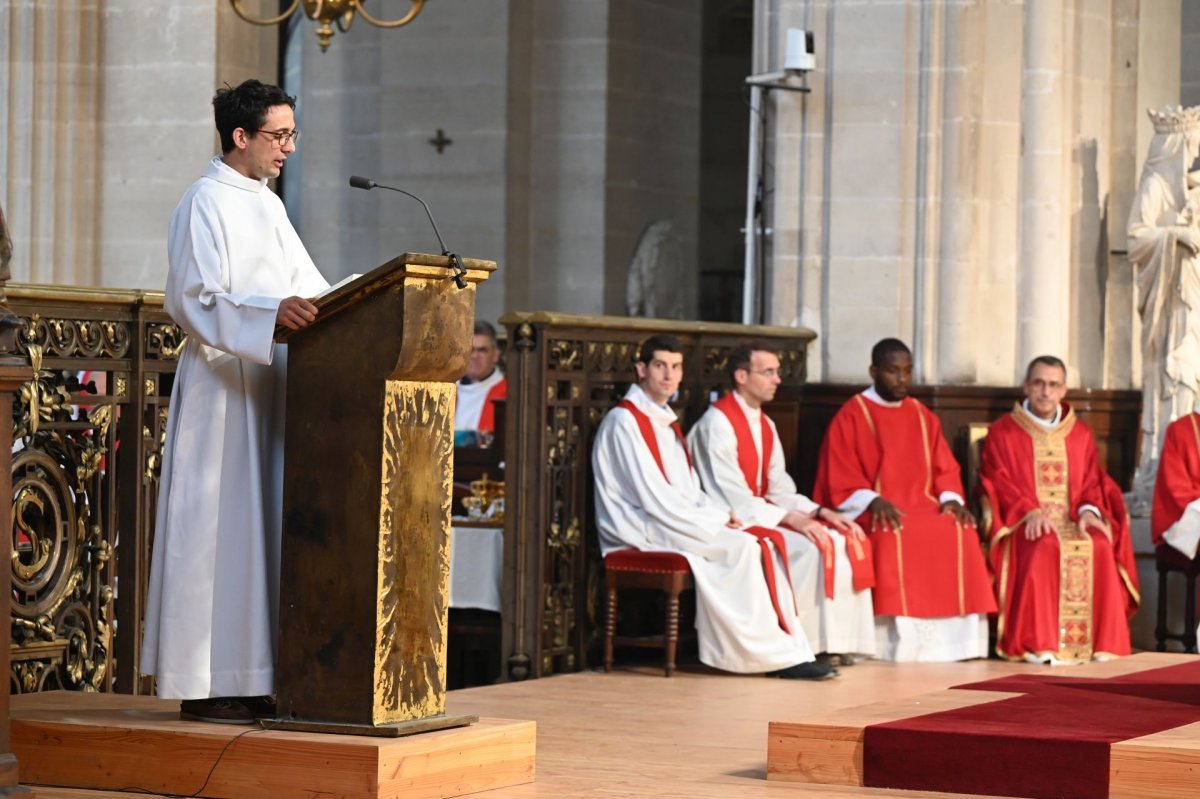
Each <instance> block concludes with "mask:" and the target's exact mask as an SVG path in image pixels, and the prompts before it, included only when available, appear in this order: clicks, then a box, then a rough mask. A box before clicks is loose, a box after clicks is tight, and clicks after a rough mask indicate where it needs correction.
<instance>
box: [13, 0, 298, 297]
mask: <svg viewBox="0 0 1200 799" xmlns="http://www.w3.org/2000/svg"><path fill="white" fill-rule="evenodd" d="M246 5H247V8H249V9H251V10H254V9H261V10H263V11H269V10H273V9H275V8H276V7H277V6H278V3H275V2H274V0H248V2H247V3H246ZM233 16H234V14H233V12H232V10H230V9H229V7H228V4H227V3H207V4H205V3H195V2H192V0H156V2H154V3H147V2H144V0H61V1H59V0H0V31H3V36H4V37H5V41H6V42H7V43H8V44H10V45H11V46H10V47H8V48H7V49H5V50H4V51H0V96H3V97H5V98H6V102H4V103H0V130H2V131H4V135H3V136H2V137H0V200H7V202H8V217H9V223H10V225H11V229H12V231H13V233H14V236H15V237H16V238H17V239H18V240H20V241H21V242H23V243H24V244H23V246H22V247H21V248H20V250H19V251H18V252H17V255H16V258H15V260H14V262H13V265H12V270H13V274H14V276H15V277H16V278H17V279H18V280H21V281H29V282H35V283H61V284H68V285H103V286H113V287H124V288H153V289H158V288H162V285H163V281H164V280H165V277H166V270H167V264H166V244H165V240H166V229H167V220H168V219H169V217H170V213H171V210H172V209H173V208H174V207H175V204H176V202H177V201H178V200H179V197H180V195H181V194H183V191H184V189H186V188H187V186H188V185H189V184H190V183H191V182H192V181H194V180H195V179H196V178H197V177H198V176H199V175H200V173H201V172H202V171H203V169H204V168H205V165H206V162H207V161H208V159H209V158H210V157H211V156H212V155H213V153H214V152H219V147H217V146H216V141H217V139H216V133H215V131H214V129H213V119H212V106H211V104H210V101H211V100H212V95H213V91H214V90H215V88H216V86H217V85H219V83H220V82H221V81H223V80H230V82H233V81H235V80H240V79H241V78H243V77H248V76H249V73H251V72H254V73H256V74H257V75H258V76H259V77H262V78H263V79H264V80H274V79H275V64H274V51H273V50H272V49H271V47H272V45H273V42H274V41H275V38H276V37H278V35H279V34H278V29H277V28H258V27H253V26H251V25H249V24H248V23H245V22H242V21H241V20H237V21H236V24H235V23H233V22H232V21H230V20H229V19H228V18H230V17H233ZM218 20H221V22H222V29H221V30H222V35H221V41H220V44H221V46H219V42H218V30H217V24H218Z"/></svg>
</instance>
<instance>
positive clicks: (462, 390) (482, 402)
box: [454, 322, 508, 446]
mask: <svg viewBox="0 0 1200 799" xmlns="http://www.w3.org/2000/svg"><path fill="white" fill-rule="evenodd" d="M455 390H456V394H457V397H456V402H455V405H454V443H455V445H456V446H469V445H472V444H480V443H484V442H482V441H481V440H480V436H485V435H490V434H491V433H493V432H494V431H495V429H496V406H495V405H493V402H494V401H495V400H502V399H505V398H506V396H507V394H508V381H507V380H506V379H505V377H504V371H503V370H502V369H501V368H500V344H499V342H498V341H497V340H496V328H494V327H492V326H491V324H489V323H488V322H476V323H475V335H474V337H473V338H472V340H471V355H470V357H469V358H468V359H467V373H466V374H465V375H464V376H463V378H462V379H461V380H459V381H458V383H457V384H456V385H455ZM464 434H465V435H464Z"/></svg>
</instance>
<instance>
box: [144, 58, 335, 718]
mask: <svg viewBox="0 0 1200 799" xmlns="http://www.w3.org/2000/svg"><path fill="white" fill-rule="evenodd" d="M295 105H296V100H295V98H294V97H290V96H288V95H287V93H286V92H284V91H283V90H282V89H280V88H279V87H278V86H271V85H268V84H264V83H261V82H259V81H257V80H248V81H246V82H244V83H242V84H241V85H239V86H237V87H236V88H230V87H228V86H226V87H225V88H223V89H220V90H219V91H218V92H217V93H216V96H215V97H214V98H213V109H214V112H215V117H216V127H217V131H218V133H219V134H220V137H221V149H222V154H221V155H219V156H215V157H214V158H213V159H212V161H211V162H210V163H209V165H208V168H207V169H206V170H205V172H204V175H203V176H202V177H201V178H200V179H199V180H198V181H196V182H195V183H193V184H192V186H191V187H190V188H189V189H188V190H187V191H186V192H184V195H183V199H181V200H180V201H179V205H178V206H177V207H176V209H175V212H174V214H173V215H172V217H171V222H170V226H169V227H168V230H167V249H168V259H169V264H170V268H169V271H168V273H167V285H166V297H165V305H166V309H167V312H168V313H170V314H171V316H172V318H173V319H174V320H175V321H176V322H177V323H178V324H179V325H180V327H182V328H183V329H184V331H186V333H187V336H188V337H187V344H186V346H185V347H184V350H183V352H182V354H181V355H180V357H179V364H178V369H177V371H176V374H175V385H174V390H173V392H172V396H171V406H170V412H169V416H168V421H167V439H166V444H165V446H164V450H163V467H162V478H161V480H160V484H159V495H158V516H157V519H156V521H155V535H154V550H153V553H152V565H151V570H150V594H149V599H148V602H147V607H146V630H145V638H144V640H143V643H142V662H141V670H142V671H143V672H144V673H146V674H151V675H154V676H155V678H156V679H157V686H158V695H159V696H161V697H165V698H174V699H181V700H183V702H182V706H181V709H180V715H181V716H182V717H183V718H185V719H193V720H199V721H210V722H221V723H227V724H243V723H244V724H249V723H253V722H254V720H255V717H256V716H259V715H274V708H273V700H272V699H271V695H272V694H273V692H274V676H275V675H274V664H275V634H276V622H277V619H278V607H279V549H280V536H281V519H282V501H283V480H282V478H283V421H284V405H283V403H284V388H285V379H286V376H287V356H286V347H283V346H282V345H279V346H277V345H276V344H275V342H274V333H275V327H276V325H284V326H286V327H288V328H291V329H294V330H295V329H299V328H302V327H305V326H306V325H308V324H310V323H311V322H312V321H313V320H314V319H315V318H316V315H317V308H316V306H315V305H313V304H312V302H311V301H310V299H308V298H312V297H314V296H315V295H316V294H318V293H319V292H321V291H323V290H324V289H326V288H328V286H329V283H328V282H327V281H326V280H325V278H324V277H322V276H321V273H320V272H318V271H317V268H316V266H315V265H314V264H313V262H312V259H311V258H310V257H309V255H308V252H307V251H306V250H305V249H304V245H303V244H302V243H301V242H300V237H299V236H298V235H297V234H296V231H295V229H294V228H293V227H292V224H291V222H290V221H289V220H288V217H287V213H286V211H285V210H284V207H283V203H282V202H281V201H280V199H279V197H278V196H276V195H275V193H274V192H272V191H271V190H270V189H268V188H267V181H268V180H269V179H270V178H275V177H278V176H279V173H280V171H281V170H282V169H283V165H284V163H285V162H286V161H287V159H288V156H290V155H291V154H292V153H293V152H295V151H296V142H297V141H298V139H299V135H300V134H299V131H297V130H296V123H295V115H294V108H295Z"/></svg>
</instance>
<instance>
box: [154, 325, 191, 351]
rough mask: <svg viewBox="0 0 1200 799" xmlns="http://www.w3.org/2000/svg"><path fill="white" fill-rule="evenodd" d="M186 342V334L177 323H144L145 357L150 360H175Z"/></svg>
mask: <svg viewBox="0 0 1200 799" xmlns="http://www.w3.org/2000/svg"><path fill="white" fill-rule="evenodd" d="M186 344H187V334H186V333H184V332H183V328H181V327H180V326H179V325H176V324H174V323H169V322H156V323H152V324H149V325H146V357H147V358H148V359H152V360H176V359H177V358H179V354H180V353H182V352H183V348H184V345H186Z"/></svg>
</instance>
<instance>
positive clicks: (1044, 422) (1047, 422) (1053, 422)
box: [1021, 400, 1062, 428]
mask: <svg viewBox="0 0 1200 799" xmlns="http://www.w3.org/2000/svg"><path fill="white" fill-rule="evenodd" d="M1021 410H1023V411H1025V415H1026V416H1028V417H1029V418H1030V419H1032V420H1033V421H1035V422H1037V423H1038V424H1040V425H1041V426H1042V427H1046V428H1050V427H1058V424H1059V422H1061V421H1062V403H1061V402H1060V403H1059V404H1058V407H1057V408H1055V409H1054V418H1053V419H1043V418H1042V417H1040V416H1038V415H1037V414H1036V413H1034V412H1033V411H1031V410H1029V400H1025V401H1024V402H1022V403H1021Z"/></svg>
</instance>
